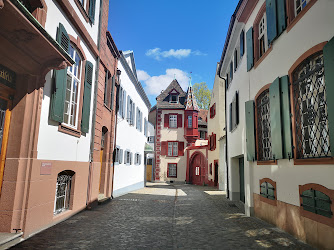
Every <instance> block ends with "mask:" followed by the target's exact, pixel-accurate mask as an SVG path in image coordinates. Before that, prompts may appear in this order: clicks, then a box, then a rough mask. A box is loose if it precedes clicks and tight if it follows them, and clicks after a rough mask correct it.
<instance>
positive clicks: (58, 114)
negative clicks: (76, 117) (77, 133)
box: [50, 23, 70, 122]
mask: <svg viewBox="0 0 334 250" xmlns="http://www.w3.org/2000/svg"><path fill="white" fill-rule="evenodd" d="M56 40H57V42H58V43H59V44H60V46H61V47H62V48H63V49H64V50H65V51H66V52H67V53H68V52H69V46H70V37H69V36H68V34H67V32H66V29H65V27H64V25H62V24H61V23H59V27H58V29H57V36H56ZM54 76H55V86H54V92H53V93H52V94H51V100H50V119H52V120H54V121H57V122H63V119H64V102H65V89H66V87H65V84H66V78H67V69H61V70H55V71H54Z"/></svg>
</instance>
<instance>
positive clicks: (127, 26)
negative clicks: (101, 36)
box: [108, 0, 238, 106]
mask: <svg viewBox="0 0 334 250" xmlns="http://www.w3.org/2000/svg"><path fill="white" fill-rule="evenodd" d="M237 3H238V0H207V1H204V0H168V1H167V0H111V1H110V6H109V25H108V28H109V31H110V33H111V35H112V36H113V38H114V41H115V43H116V45H117V47H118V49H119V50H124V51H125V50H133V52H134V56H135V62H136V68H137V74H138V78H139V80H140V81H141V83H142V84H143V86H144V88H145V91H146V94H147V96H148V98H149V99H150V101H151V104H152V106H153V105H154V104H155V103H156V101H155V97H156V96H157V95H158V94H159V93H160V92H161V90H163V89H165V88H166V87H167V86H168V84H169V83H170V82H171V81H172V80H173V78H174V75H175V76H176V79H177V80H178V81H179V82H180V84H181V86H182V88H183V89H184V90H186V87H187V85H188V82H189V76H190V72H192V74H191V75H192V83H196V82H206V83H207V84H208V86H209V88H210V90H211V89H212V86H213V81H214V77H215V71H216V65H217V62H218V61H219V60H220V56H221V53H222V50H223V47H224V42H225V37H226V34H227V29H228V25H229V22H230V18H231V15H232V14H233V12H234V10H235V7H236V6H237Z"/></svg>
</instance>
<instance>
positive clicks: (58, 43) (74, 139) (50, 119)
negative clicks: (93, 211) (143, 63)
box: [0, 0, 117, 238]
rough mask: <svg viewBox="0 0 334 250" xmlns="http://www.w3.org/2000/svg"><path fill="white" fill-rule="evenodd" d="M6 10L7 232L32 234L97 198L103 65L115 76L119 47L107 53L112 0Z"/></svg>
mask: <svg viewBox="0 0 334 250" xmlns="http://www.w3.org/2000/svg"><path fill="white" fill-rule="evenodd" d="M1 2H2V1H1ZM100 3H102V5H100ZM0 12H1V15H0V19H1V22H0V26H1V27H0V29H1V30H2V31H4V32H2V34H4V35H1V38H0V39H1V44H2V46H1V51H0V54H1V57H0V58H1V59H0V67H1V83H0V95H1V103H2V104H1V105H2V108H1V119H2V121H3V122H2V127H1V131H2V133H1V136H2V137H1V138H2V141H1V143H2V146H1V167H0V177H1V179H0V185H1V197H0V220H1V225H0V232H6V233H15V232H20V233H23V234H24V235H23V236H24V237H25V238H26V237H29V236H30V235H32V234H34V233H36V232H38V231H40V230H42V229H44V228H46V227H49V226H51V225H53V224H55V223H58V222H60V221H62V220H64V219H66V218H68V217H69V216H71V215H73V214H75V213H77V212H79V211H81V210H82V209H84V208H85V207H86V206H87V205H89V203H91V202H92V201H95V200H97V199H98V195H99V191H98V188H99V185H100V184H99V182H100V178H99V177H100V169H101V168H100V166H101V165H98V166H96V167H94V165H93V164H92V162H93V157H92V156H93V150H92V149H93V147H92V145H93V142H94V141H95V135H97V134H98V133H96V132H95V130H96V129H97V130H98V129H101V128H99V127H98V126H95V103H96V94H97V92H98V91H97V87H98V86H99V84H100V83H101V82H102V83H103V85H104V83H105V79H104V77H103V79H99V76H100V75H103V76H104V74H102V73H101V72H99V70H100V66H101V64H103V65H105V68H107V69H108V70H109V71H110V72H111V74H112V76H113V75H114V74H115V72H116V68H117V60H116V58H117V52H116V53H115V55H113V56H112V57H111V58H110V60H107V59H105V58H102V59H101V58H100V48H101V47H100V44H101V42H103V43H106V44H107V31H106V27H107V22H108V20H107V19H105V18H107V17H108V1H95V0H90V1H86V0H84V1H68V0H64V1H56V0H55V1H51V0H47V1H44V0H41V1H16V0H11V1H3V6H2V8H1V10H0ZM101 16H102V18H101ZM102 19H103V20H102ZM55 20H57V21H55ZM102 24H104V30H103V31H102V32H101V25H102ZM101 37H103V38H101ZM110 37H111V36H110ZM114 47H115V46H114ZM109 50H110V49H109ZM109 54H112V51H111V50H110V51H109ZM100 59H101V60H100ZM100 61H102V63H100ZM108 63H109V65H108ZM109 86H110V88H111V86H112V85H111V84H110V85H109ZM109 94H110V100H114V99H115V98H114V96H112V94H111V93H110V91H109ZM110 103H112V102H110ZM109 108H110V106H109ZM97 113H98V112H97ZM111 116H112V114H111V115H110V119H109V118H108V119H109V124H110V127H108V128H110V130H113V129H112V126H113V124H112V118H111ZM93 118H94V119H93ZM97 121H98V120H97ZM98 136H99V137H100V136H101V135H100V134H98ZM111 141H113V139H112V138H110V139H109V142H111ZM105 189H108V188H105ZM109 189H111V188H109ZM103 192H104V193H105V194H106V195H110V194H108V193H107V192H106V191H105V190H104V191H103ZM19 235H20V234H19Z"/></svg>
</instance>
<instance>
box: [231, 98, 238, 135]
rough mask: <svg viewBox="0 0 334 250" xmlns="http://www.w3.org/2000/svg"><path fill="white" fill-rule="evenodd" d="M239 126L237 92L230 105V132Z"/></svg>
mask: <svg viewBox="0 0 334 250" xmlns="http://www.w3.org/2000/svg"><path fill="white" fill-rule="evenodd" d="M238 124H239V93H238V92H236V93H235V96H234V97H233V100H232V103H230V132H231V131H233V130H234V129H235V128H236V127H237V126H238Z"/></svg>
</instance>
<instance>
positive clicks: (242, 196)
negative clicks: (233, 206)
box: [239, 157, 245, 203]
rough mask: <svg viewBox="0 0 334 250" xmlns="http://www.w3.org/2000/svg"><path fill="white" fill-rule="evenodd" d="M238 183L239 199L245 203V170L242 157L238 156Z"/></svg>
mask: <svg viewBox="0 0 334 250" xmlns="http://www.w3.org/2000/svg"><path fill="white" fill-rule="evenodd" d="M239 177H240V178H239V183H240V200H241V201H242V202H243V203H245V172H244V158H243V157H242V158H239Z"/></svg>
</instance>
